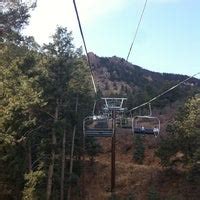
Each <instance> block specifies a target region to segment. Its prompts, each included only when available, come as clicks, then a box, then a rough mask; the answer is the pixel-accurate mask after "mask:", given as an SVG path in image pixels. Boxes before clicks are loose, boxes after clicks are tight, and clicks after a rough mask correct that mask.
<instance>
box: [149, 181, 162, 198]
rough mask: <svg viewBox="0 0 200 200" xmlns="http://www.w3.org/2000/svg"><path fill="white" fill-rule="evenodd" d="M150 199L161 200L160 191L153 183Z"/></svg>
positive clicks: (150, 189)
mask: <svg viewBox="0 0 200 200" xmlns="http://www.w3.org/2000/svg"><path fill="white" fill-rule="evenodd" d="M147 198H148V200H160V197H159V193H158V191H157V190H156V188H155V186H154V185H151V186H150V188H149V191H148V194H147Z"/></svg>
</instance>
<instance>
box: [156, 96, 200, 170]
mask: <svg viewBox="0 0 200 200" xmlns="http://www.w3.org/2000/svg"><path fill="white" fill-rule="evenodd" d="M167 130H168V131H170V135H169V137H168V138H167V139H165V140H163V141H162V142H161V144H160V147H159V149H158V151H157V153H156V155H157V156H158V157H159V158H160V159H161V163H162V164H163V165H164V166H174V165H175V164H176V163H177V162H178V163H183V164H185V165H187V166H189V167H191V169H195V168H196V167H197V168H198V166H199V158H200V156H199V152H200V98H199V96H198V95H197V96H196V97H194V98H192V99H190V100H189V101H188V102H187V103H186V104H185V107H184V108H183V109H181V110H180V111H179V113H178V114H177V117H176V119H175V121H174V122H173V123H172V124H170V126H168V128H167Z"/></svg>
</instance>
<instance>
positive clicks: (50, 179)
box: [47, 100, 58, 200]
mask: <svg viewBox="0 0 200 200" xmlns="http://www.w3.org/2000/svg"><path fill="white" fill-rule="evenodd" d="M57 120H58V100H57V106H56V109H55V116H54V122H57ZM52 146H53V147H52V150H51V163H50V164H49V170H48V181H47V200H50V197H51V192H52V182H53V173H54V163H55V146H56V134H55V132H54V131H53V132H52Z"/></svg>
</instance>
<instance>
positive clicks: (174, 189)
mask: <svg viewBox="0 0 200 200" xmlns="http://www.w3.org/2000/svg"><path fill="white" fill-rule="evenodd" d="M174 111H175V108H171V109H170V112H168V113H167V114H165V115H160V116H159V118H160V120H161V128H162V133H161V135H160V136H159V137H158V138H154V137H153V136H145V137H144V141H145V159H144V161H143V164H141V165H140V164H137V163H136V162H135V161H134V160H133V149H134V137H133V135H132V134H131V131H130V130H125V129H119V128H118V129H117V137H116V190H115V191H116V199H123V200H126V199H127V200H128V199H136V200H148V199H150V198H149V194H151V193H153V194H157V195H158V196H159V199H166V200H197V199H199V195H198V194H200V187H198V186H197V185H195V184H194V183H192V182H189V181H188V180H187V179H186V178H185V175H184V170H183V169H182V168H180V169H179V170H177V169H176V170H174V171H173V170H172V171H169V170H168V169H165V168H163V167H162V166H161V165H160V161H159V159H158V157H156V156H155V151H156V149H157V148H158V145H159V141H160V140H161V139H162V138H163V137H165V135H166V134H167V133H166V132H165V131H164V130H165V128H166V124H167V122H169V121H170V120H171V119H172V118H173V116H174ZM98 141H99V143H100V144H101V146H102V151H101V153H100V154H99V155H98V156H97V157H95V161H94V162H91V161H90V160H89V159H88V158H86V162H85V176H84V177H85V181H84V187H85V195H86V199H88V200H93V199H95V200H104V199H105V200H107V199H111V192H110V185H111V184H110V176H111V138H101V139H98ZM156 199H157V198H156V197H155V200H156Z"/></svg>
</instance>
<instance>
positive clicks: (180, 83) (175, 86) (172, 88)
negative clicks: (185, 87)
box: [127, 72, 200, 112]
mask: <svg viewBox="0 0 200 200" xmlns="http://www.w3.org/2000/svg"><path fill="white" fill-rule="evenodd" d="M199 74H200V72H198V73H196V74H194V75H192V76H190V77H188V78H186V79H185V80H183V81H181V82H179V83H178V84H176V85H174V86H173V87H171V88H169V89H168V90H165V91H164V92H162V93H160V94H159V95H157V96H155V97H154V98H152V99H150V100H149V101H147V102H145V103H143V104H141V105H139V106H136V107H134V108H132V109H130V110H128V111H127V112H132V111H134V110H137V109H138V108H141V107H143V106H146V105H147V104H150V103H151V102H153V101H155V100H156V99H158V98H159V97H161V96H163V95H165V94H167V93H168V92H170V91H172V90H174V89H175V88H177V87H178V86H180V85H182V84H183V83H185V82H186V81H188V80H190V79H191V78H194V77H195V76H197V75H199Z"/></svg>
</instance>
